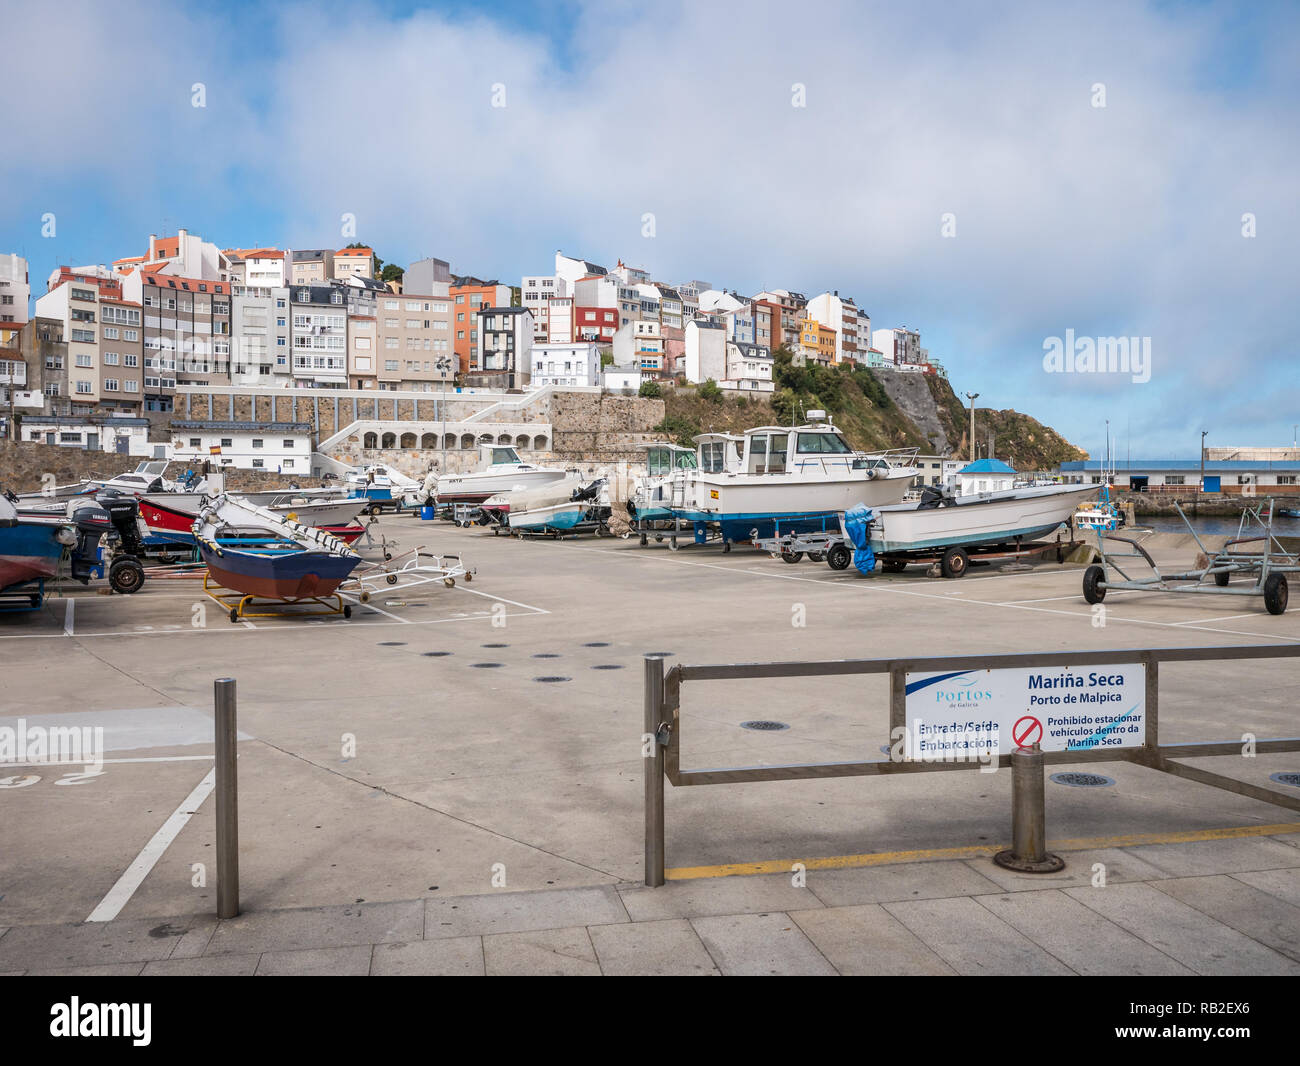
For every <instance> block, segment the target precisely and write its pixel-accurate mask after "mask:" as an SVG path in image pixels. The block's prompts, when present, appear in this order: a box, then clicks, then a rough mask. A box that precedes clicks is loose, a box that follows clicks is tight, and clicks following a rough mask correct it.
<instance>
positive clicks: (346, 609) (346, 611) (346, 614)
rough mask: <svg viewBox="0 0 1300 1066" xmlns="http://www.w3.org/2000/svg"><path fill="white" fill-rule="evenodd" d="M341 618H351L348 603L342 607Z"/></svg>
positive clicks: (350, 605)
mask: <svg viewBox="0 0 1300 1066" xmlns="http://www.w3.org/2000/svg"><path fill="white" fill-rule="evenodd" d="M343 617H344V618H351V617H352V604H350V603H345V604H344V605H343Z"/></svg>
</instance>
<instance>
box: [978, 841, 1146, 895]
mask: <svg viewBox="0 0 1300 1066" xmlns="http://www.w3.org/2000/svg"><path fill="white" fill-rule="evenodd" d="M1059 854H1060V856H1061V858H1063V859H1064V860H1065V869H1064V870H1060V871H1058V872H1057V873H1050V874H1023V873H1019V872H1017V871H1016V870H1008V869H1006V867H1003V866H999V865H998V864H997V863H995V862H993V861H992V860H991V859H967V860H965V861H966V865H967V866H970V867H972V868H973V869H975V870H976V871H977V872H978V873H979V874H981V875H982V876H983V877H986V878H988V879H989V880H990V881H992V882H994V883H995V884H996V885H997V887H998V888H999V889H1001V890H1002V891H1004V892H1037V891H1041V890H1042V889H1044V888H1076V887H1078V888H1090V887H1092V884H1093V881H1094V880H1095V879H1097V878H1098V877H1099V876H1101V877H1104V879H1105V883H1106V884H1112V883H1115V882H1129V881H1155V880H1159V879H1160V878H1162V877H1168V876H1170V875H1169V874H1167V873H1165V872H1164V871H1163V870H1161V869H1158V868H1157V867H1155V866H1152V865H1151V864H1150V863H1149V862H1144V861H1143V860H1142V859H1140V858H1138V857H1137V856H1136V855H1134V854H1133V849H1131V848H1097V849H1095V850H1089V851H1062V852H1060V853H1059ZM1098 863H1100V864H1101V865H1102V866H1103V867H1104V869H1103V870H1101V871H1097V870H1094V869H1093V867H1095V866H1096V865H1097V864H1098Z"/></svg>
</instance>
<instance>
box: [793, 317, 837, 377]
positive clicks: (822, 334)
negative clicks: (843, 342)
mask: <svg viewBox="0 0 1300 1066" xmlns="http://www.w3.org/2000/svg"><path fill="white" fill-rule="evenodd" d="M799 348H800V351H801V353H802V354H803V355H804V356H805V357H806V358H807V359H808V360H809V361H811V362H817V363H821V364H822V365H823V366H830V365H831V364H832V363H833V362H835V331H834V330H833V329H831V327H830V326H823V325H822V324H821V323H820V322H818V321H817V320H816V319H815V318H805V319H804V320H803V323H802V325H801V327H800V330H799Z"/></svg>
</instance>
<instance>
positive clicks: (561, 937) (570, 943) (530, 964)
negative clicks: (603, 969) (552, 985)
mask: <svg viewBox="0 0 1300 1066" xmlns="http://www.w3.org/2000/svg"><path fill="white" fill-rule="evenodd" d="M483 962H484V966H485V968H486V970H487V975H488V976H489V977H564V976H584V977H599V976H600V963H599V962H598V961H597V959H596V949H595V948H594V947H592V944H591V937H590V936H588V935H587V929H586V927H585V926H574V927H572V928H569V929H538V930H530V931H528V932H518V933H494V934H492V935H491V936H485V937H484V938H483Z"/></svg>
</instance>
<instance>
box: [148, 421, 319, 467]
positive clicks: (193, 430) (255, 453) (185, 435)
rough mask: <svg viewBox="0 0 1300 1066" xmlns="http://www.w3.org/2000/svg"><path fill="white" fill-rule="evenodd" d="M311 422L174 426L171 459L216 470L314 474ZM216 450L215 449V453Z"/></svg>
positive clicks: (188, 424) (215, 423) (183, 423)
mask: <svg viewBox="0 0 1300 1066" xmlns="http://www.w3.org/2000/svg"><path fill="white" fill-rule="evenodd" d="M311 429H312V427H311V423H310V422H187V421H176V422H173V423H172V428H171V432H172V457H173V458H174V459H177V460H180V461H181V462H189V463H192V462H209V463H211V464H212V465H213V466H214V467H221V466H229V467H234V468H236V469H239V470H270V471H274V472H276V473H282V474H302V475H303V476H307V475H310V474H311ZM213 449H216V451H215V452H214V451H213Z"/></svg>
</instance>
